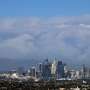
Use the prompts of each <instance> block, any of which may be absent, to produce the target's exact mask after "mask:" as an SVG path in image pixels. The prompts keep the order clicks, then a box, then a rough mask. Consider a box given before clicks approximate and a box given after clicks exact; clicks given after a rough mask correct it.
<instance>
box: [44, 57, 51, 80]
mask: <svg viewBox="0 0 90 90" xmlns="http://www.w3.org/2000/svg"><path fill="white" fill-rule="evenodd" d="M42 78H43V79H44V80H49V79H50V78H51V64H50V63H49V61H48V59H46V60H45V61H44V62H43V63H42Z"/></svg>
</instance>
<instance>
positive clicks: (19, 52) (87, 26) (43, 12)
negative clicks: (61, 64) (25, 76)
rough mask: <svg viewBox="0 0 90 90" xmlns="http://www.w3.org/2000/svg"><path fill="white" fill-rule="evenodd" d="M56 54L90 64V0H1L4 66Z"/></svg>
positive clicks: (0, 53) (0, 52)
mask: <svg viewBox="0 0 90 90" xmlns="http://www.w3.org/2000/svg"><path fill="white" fill-rule="evenodd" d="M53 57H56V58H58V59H60V60H63V61H65V62H66V63H71V64H76V65H77V64H83V63H85V64H89V65H90V60H89V59H90V0H0V64H1V66H0V69H1V68H2V69H3V68H9V67H10V68H11V67H16V66H17V65H20V64H22V65H28V66H29V63H32V59H33V60H34V61H33V62H38V61H37V60H43V59H46V58H49V59H51V58H53ZM2 58H3V59H2ZM7 58H8V59H7Z"/></svg>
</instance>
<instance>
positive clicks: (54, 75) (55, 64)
mask: <svg viewBox="0 0 90 90" xmlns="http://www.w3.org/2000/svg"><path fill="white" fill-rule="evenodd" d="M56 68H57V62H56V59H54V61H53V63H52V66H51V74H52V78H53V79H56Z"/></svg>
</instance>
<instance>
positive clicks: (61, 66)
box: [56, 61, 64, 79]
mask: <svg viewBox="0 0 90 90" xmlns="http://www.w3.org/2000/svg"><path fill="white" fill-rule="evenodd" d="M63 77H64V64H63V63H62V61H58V62H57V68H56V78H57V79H60V78H63Z"/></svg>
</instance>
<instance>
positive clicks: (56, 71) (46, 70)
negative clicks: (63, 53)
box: [30, 59, 64, 80]
mask: <svg viewBox="0 0 90 90" xmlns="http://www.w3.org/2000/svg"><path fill="white" fill-rule="evenodd" d="M30 75H31V76H34V77H37V78H40V79H43V80H50V79H54V78H55V79H60V78H63V77H64V64H63V63H62V61H57V60H54V61H53V62H49V61H48V59H46V60H44V61H43V62H42V63H39V64H38V65H37V66H36V67H34V66H33V67H31V69H30Z"/></svg>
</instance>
